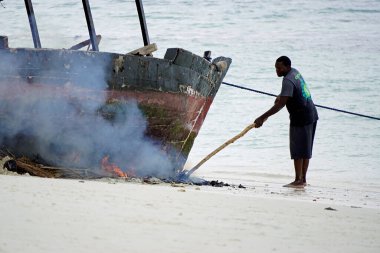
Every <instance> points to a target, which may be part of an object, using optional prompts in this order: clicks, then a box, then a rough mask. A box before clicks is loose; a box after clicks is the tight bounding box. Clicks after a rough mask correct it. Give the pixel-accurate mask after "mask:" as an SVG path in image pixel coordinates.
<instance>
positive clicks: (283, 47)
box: [0, 0, 380, 208]
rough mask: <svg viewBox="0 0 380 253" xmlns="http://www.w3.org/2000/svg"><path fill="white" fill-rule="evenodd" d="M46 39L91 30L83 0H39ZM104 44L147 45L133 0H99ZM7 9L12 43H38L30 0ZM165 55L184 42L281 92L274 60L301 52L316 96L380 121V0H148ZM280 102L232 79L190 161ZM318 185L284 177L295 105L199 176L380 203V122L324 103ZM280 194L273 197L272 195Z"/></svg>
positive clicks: (5, 23) (51, 41) (65, 39)
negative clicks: (297, 185)
mask: <svg viewBox="0 0 380 253" xmlns="http://www.w3.org/2000/svg"><path fill="white" fill-rule="evenodd" d="M33 3H34V11H35V14H36V19H37V23H38V28H39V33H40V37H41V44H42V46H43V47H48V48H49V47H50V48H53V47H54V48H69V47H71V46H72V45H74V44H76V43H78V42H80V41H83V40H85V39H87V38H88V32H87V27H86V22H85V17H84V14H83V10H82V7H81V1H64V2H59V1H54V2H53V1H47V0H36V1H33ZM90 4H91V7H92V15H93V18H94V23H95V27H96V32H97V34H101V35H102V41H101V43H100V46H99V47H100V50H102V51H108V52H119V53H121V52H129V51H131V50H133V49H136V48H138V47H141V46H142V45H143V42H142V37H141V32H140V27H139V23H138V17H137V12H136V8H135V4H134V1H122V0H113V1H95V0H92V1H90ZM3 5H4V6H5V8H2V7H1V6H0V34H1V35H7V36H8V37H9V44H10V46H11V47H32V46H33V43H32V38H31V33H30V30H29V24H28V18H27V15H26V11H25V7H24V2H23V1H7V0H5V1H4V2H3ZM144 9H145V13H146V18H147V24H148V30H149V34H150V40H151V42H155V43H157V45H158V48H159V50H158V52H156V53H155V56H157V57H162V56H163V55H164V54H165V51H166V48H170V47H181V48H185V49H188V50H190V51H192V52H194V53H197V54H200V55H202V54H203V51H205V50H211V51H212V56H213V57H217V56H219V55H223V56H228V57H231V58H232V60H233V63H232V66H231V68H230V70H229V73H228V74H227V76H226V78H225V81H227V82H230V83H234V84H239V85H243V86H246V87H249V88H253V89H258V90H263V91H266V92H270V93H274V94H278V93H279V92H280V88H281V79H280V78H278V77H277V76H276V73H275V69H274V62H275V60H276V59H277V58H278V57H279V56H281V55H287V56H289V57H290V58H291V59H292V63H293V64H292V65H293V67H295V68H297V69H298V70H299V71H300V72H301V73H302V75H303V77H304V78H305V80H306V82H307V83H308V85H309V88H310V90H311V94H312V97H313V100H314V102H315V103H316V104H321V105H326V106H331V107H337V108H340V109H343V110H350V111H354V112H357V113H363V114H368V115H372V116H376V117H380V60H379V59H378V58H379V55H380V1H378V0H360V1H359V0H356V1H343V0H335V1H331V0H321V1H305V0H295V1H291V2H289V3H286V2H284V1H280V0H269V1H244V0H240V1H236V0H235V1H234V0H228V1H227V0H219V1H214V0H202V1H198V0H197V1H189V0H164V1H151V0H150V1H144ZM273 102H274V98H272V97H268V96H264V95H260V94H256V93H253V92H248V91H244V90H240V89H236V88H232V87H228V86H225V85H222V86H221V88H220V90H219V93H218V94H217V96H216V99H215V101H214V103H213V105H212V107H211V109H210V111H209V114H208V116H207V118H206V120H205V122H204V125H203V127H202V129H201V131H200V133H199V135H198V137H197V139H196V141H195V144H194V146H193V149H192V151H191V154H190V156H189V160H188V163H187V167H188V168H191V167H192V166H194V165H195V164H196V163H197V162H198V161H200V160H201V159H202V158H203V157H204V156H206V155H207V154H208V153H210V152H211V151H213V150H214V149H215V148H217V147H218V146H219V145H221V144H223V143H224V142H225V141H226V140H228V139H229V138H231V137H233V136H235V135H236V134H238V133H239V132H240V131H241V130H243V129H244V128H245V127H246V126H247V125H248V124H250V123H252V122H253V121H254V119H255V118H256V117H258V116H260V115H261V114H262V113H263V112H265V111H266V110H267V109H269V108H270V107H271V106H272V104H273ZM318 112H319V116H320V120H319V122H318V127H317V132H316V138H315V145H314V153H313V158H312V159H311V162H310V167H309V173H308V181H309V183H310V184H311V186H310V187H308V188H307V190H305V191H302V192H301V193H299V192H293V191H292V190H289V189H283V188H282V187H281V185H283V184H285V183H289V182H290V181H291V180H292V179H293V176H294V170H293V163H292V160H290V155H289V148H288V146H289V144H288V142H289V141H288V128H289V120H288V113H287V111H286V109H285V108H284V109H283V110H282V111H281V112H279V113H278V114H276V115H274V116H272V117H271V118H270V119H269V120H268V121H267V122H266V123H265V124H264V126H263V127H262V128H260V129H253V130H252V131H251V132H250V133H248V134H247V135H246V136H244V137H243V138H242V139H240V140H238V141H236V142H235V143H234V144H232V145H230V146H229V147H227V148H226V149H225V150H223V151H221V152H220V153H219V154H217V155H216V156H215V157H213V158H211V159H210V160H209V161H208V162H207V163H205V164H204V165H203V166H202V167H201V168H200V169H199V170H198V171H197V172H196V175H197V176H200V177H204V178H209V179H219V180H223V181H226V182H235V183H236V182H238V183H243V184H244V185H246V186H248V187H249V188H251V189H255V190H256V192H257V194H270V193H273V189H275V192H276V193H279V194H281V195H283V196H288V195H289V196H291V197H292V196H294V195H296V196H297V197H300V198H305V199H313V200H316V199H325V200H326V201H331V202H334V201H338V202H343V203H346V204H352V205H367V206H371V207H377V208H379V207H380V121H376V120H371V119H366V118H360V117H355V116H350V115H345V114H342V113H337V112H333V111H329V110H325V109H321V108H320V109H319V110H318ZM272 195H273V194H272Z"/></svg>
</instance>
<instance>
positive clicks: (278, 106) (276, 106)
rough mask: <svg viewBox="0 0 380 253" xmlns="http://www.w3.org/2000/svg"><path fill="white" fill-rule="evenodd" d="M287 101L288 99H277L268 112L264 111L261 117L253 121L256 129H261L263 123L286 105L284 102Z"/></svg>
mask: <svg viewBox="0 0 380 253" xmlns="http://www.w3.org/2000/svg"><path fill="white" fill-rule="evenodd" d="M288 99H289V97H285V96H279V97H277V98H276V101H275V103H274V105H273V106H272V108H270V109H269V110H268V111H266V112H265V113H264V114H263V115H261V116H260V117H258V118H257V119H256V120H255V124H256V127H257V128H259V127H261V126H262V125H263V123H264V121H266V120H267V119H268V118H269V117H270V116H272V115H273V114H276V113H277V112H279V111H280V110H281V109H282V108H283V107H284V106H285V105H286V102H287V101H288Z"/></svg>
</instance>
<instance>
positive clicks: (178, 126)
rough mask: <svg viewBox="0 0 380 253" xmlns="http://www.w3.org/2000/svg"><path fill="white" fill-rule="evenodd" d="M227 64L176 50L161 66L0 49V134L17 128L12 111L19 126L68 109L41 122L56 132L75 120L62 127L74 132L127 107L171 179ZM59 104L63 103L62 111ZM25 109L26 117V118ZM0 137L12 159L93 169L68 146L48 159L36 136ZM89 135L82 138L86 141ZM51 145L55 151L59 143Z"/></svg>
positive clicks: (99, 55)
mask: <svg viewBox="0 0 380 253" xmlns="http://www.w3.org/2000/svg"><path fill="white" fill-rule="evenodd" d="M230 63H231V60H230V59H229V58H225V57H219V58H217V59H215V60H214V61H213V62H208V61H207V60H205V59H203V58H202V57H199V56H197V55H194V54H192V53H190V52H188V51H186V50H183V49H177V48H174V49H168V50H167V53H166V55H165V57H164V59H158V58H154V57H141V56H135V55H121V54H114V53H105V52H84V51H76V50H64V49H63V50H56V49H0V74H1V76H0V91H1V94H0V99H1V100H0V101H1V102H0V120H1V121H0V127H1V128H2V129H8V130H9V129H10V130H12V129H11V128H12V127H14V125H15V122H17V121H15V120H14V117H15V115H14V113H12V111H15V110H16V108H19V107H20V105H23V108H26V109H23V110H21V112H23V113H25V114H26V116H25V115H24V116H23V117H24V121H27V119H28V117H29V118H31V117H33V118H35V117H38V115H44V113H46V112H42V111H43V110H44V109H46V107H48V108H50V107H57V108H61V107H63V108H66V107H70V108H75V110H73V109H70V110H61V109H58V110H56V111H54V112H53V113H51V112H49V113H50V114H46V116H45V117H44V120H47V121H48V122H49V124H51V122H53V123H54V122H56V124H57V128H56V129H60V128H59V125H62V124H65V123H63V122H62V120H55V118H59V119H62V118H64V119H67V120H68V121H69V122H70V120H69V119H75V121H74V122H70V124H78V125H79V126H81V123H82V121H85V119H86V116H85V115H97V117H101V118H103V119H106V120H107V121H108V122H110V124H111V125H117V124H118V123H115V121H118V119H117V117H118V116H117V115H119V114H120V112H119V111H123V110H124V109H123V108H124V106H125V105H126V104H128V105H129V104H131V103H133V104H135V105H136V107H137V108H138V109H139V112H141V115H142V116H143V117H142V118H143V120H135V121H136V122H137V123H136V122H135V123H136V125H138V128H139V129H140V130H141V129H142V131H143V135H144V137H143V138H144V139H148V140H149V142H150V143H152V145H155V146H159V149H158V150H160V152H162V153H164V154H165V156H166V157H168V158H169V160H170V163H171V169H170V170H171V172H172V173H176V172H178V171H181V170H182V169H183V165H184V163H185V162H186V159H187V157H188V154H189V152H190V150H191V148H192V146H193V143H194V139H195V138H196V136H197V135H198V133H199V130H200V128H201V126H202V124H203V121H204V120H205V117H206V115H207V112H208V110H209V108H210V106H211V104H212V102H213V99H214V97H215V95H216V93H217V91H218V89H219V87H220V84H221V82H222V80H223V78H224V76H225V74H226V73H227V70H228V68H229V65H230ZM31 97H33V99H30V98H31ZM41 101H45V103H44V104H43V106H36V103H37V104H38V105H41V104H40V102H41ZM62 101H65V102H64V103H63V104H62V103H61V102H62ZM41 107H42V108H41ZM27 108H33V110H32V111H31V112H28V109H27ZM41 110H42V111H41ZM128 110H129V109H128ZM16 111H18V110H16ZM124 111H125V110H124ZM19 114H20V112H18V113H17V115H19ZM78 115H79V116H78ZM128 117H129V116H128ZM46 118H47V119H46ZM119 118H120V117H119ZM129 118H130V117H129ZM82 119H83V120H82ZM43 122H46V121H43ZM43 122H41V124H44V123H43ZM95 122H98V120H95ZM91 124H97V123H91ZM121 124H123V123H121ZM139 124H140V125H139ZM53 125H54V124H53ZM132 125H133V124H132ZM18 127H19V126H18ZM18 127H16V128H17V129H18ZM82 128H86V127H82ZM136 129H137V128H136ZM18 130H19V129H18ZM57 131H58V130H57ZM126 131H128V130H126ZM136 131H139V130H138V129H137V130H136ZM9 132H12V134H9ZM88 132H90V133H88ZM0 134H1V136H0V137H1V138H0V141H1V143H0V144H1V145H2V146H3V147H6V148H8V149H9V150H10V151H11V152H13V153H15V154H17V155H25V156H28V157H30V158H35V157H40V158H42V159H43V160H44V161H47V162H49V163H53V164H55V165H64V166H74V167H84V166H86V167H87V166H93V165H92V164H89V163H88V162H82V160H86V161H87V160H90V159H92V158H91V157H90V158H86V159H84V158H83V156H86V155H73V153H74V154H78V153H79V154H81V150H80V148H75V145H73V147H71V148H70V152H69V154H70V155H67V152H63V154H62V151H61V150H60V151H59V152H56V153H57V154H51V153H52V151H51V150H50V151H49V152H42V151H41V150H42V149H41V147H39V145H41V142H40V140H38V139H41V136H38V135H37V136H36V135H33V134H32V133H28V131H25V129H24V128H23V131H19V132H17V130H15V131H0ZM96 134H97V133H95V132H94V133H91V131H87V133H86V135H88V137H87V138H90V139H91V138H94V136H96ZM82 135H83V134H82ZM113 136H115V135H113ZM116 136H117V134H116ZM65 138H66V139H67V136H66V137H65ZM112 141H113V142H114V145H115V146H123V145H121V144H122V143H121V142H126V141H128V140H127V139H126V140H124V139H118V138H116V140H112ZM56 142H57V143H55V145H59V139H58V140H57V141H56ZM118 142H119V143H118ZM97 145H102V142H100V143H97ZM79 146H80V145H79ZM93 148H94V149H97V148H98V147H93ZM82 153H83V152H82ZM148 156H149V155H148ZM72 157H79V158H75V159H73V158H72ZM53 158H54V159H53ZM97 159H99V158H97V157H96V158H94V160H97ZM146 159H149V157H146ZM115 160H117V159H115ZM136 166H138V165H136ZM137 169H138V168H137Z"/></svg>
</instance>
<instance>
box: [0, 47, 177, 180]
mask: <svg viewBox="0 0 380 253" xmlns="http://www.w3.org/2000/svg"><path fill="white" fill-rule="evenodd" d="M1 51H2V50H0V75H1V77H0V146H3V147H4V146H5V147H8V148H10V149H11V150H15V151H17V152H19V153H20V154H26V155H28V156H32V157H39V158H41V159H42V160H43V161H45V162H47V163H50V164H53V165H56V166H65V167H79V168H93V169H99V168H100V161H101V159H102V158H103V157H105V156H109V157H110V162H112V163H115V164H117V165H118V166H119V167H120V168H121V169H122V170H124V171H126V170H128V169H133V170H134V171H135V172H136V174H137V175H138V176H148V175H150V176H157V177H161V178H162V177H169V176H171V175H172V174H173V171H174V169H173V164H172V163H171V160H170V159H169V157H168V156H167V154H166V153H164V152H163V151H162V150H161V147H160V143H157V142H155V141H153V140H151V139H149V138H148V137H146V135H145V134H144V133H145V131H146V128H147V120H146V118H145V116H144V115H143V113H142V112H141V111H140V109H139V108H138V104H137V102H136V101H133V100H112V99H111V100H110V99H107V97H106V92H105V90H106V89H107V75H106V74H107V72H106V70H107V68H109V66H105V65H104V64H96V63H95V64H89V65H88V67H87V69H86V72H85V73H84V74H82V75H78V73H83V65H82V63H83V62H81V64H79V63H76V62H70V64H66V66H65V68H66V70H67V71H66V75H69V78H68V79H69V80H71V81H66V82H64V83H62V84H59V85H55V84H54V85H52V84H50V85H49V83H48V82H46V80H44V79H43V78H45V77H54V76H57V75H58V74H57V73H60V72H61V68H62V67H60V65H59V64H57V65H56V66H55V64H54V63H57V62H58V63H59V62H60V61H59V60H58V58H57V59H56V60H51V59H50V61H51V63H50V61H49V67H46V68H43V69H42V70H40V71H39V72H38V75H37V76H34V77H33V78H32V80H28V76H24V78H23V76H22V73H21V71H24V69H25V66H28V64H30V62H19V61H17V60H15V57H14V56H13V55H10V54H5V53H3V52H1ZM103 62H104V61H103ZM106 62H107V61H106ZM109 62H111V61H109ZM61 65H62V64H61ZM68 65H70V66H68ZM14 76H17V77H21V78H16V79H14V78H13V79H12V78H10V79H9V77H14ZM20 79H21V80H23V81H17V82H16V81H14V80H20ZM6 80H7V81H6ZM9 80H13V81H9ZM78 84H79V85H80V87H79V85H78Z"/></svg>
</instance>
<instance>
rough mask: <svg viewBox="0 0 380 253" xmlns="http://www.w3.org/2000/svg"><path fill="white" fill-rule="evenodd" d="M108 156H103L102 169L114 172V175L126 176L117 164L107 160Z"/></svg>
mask: <svg viewBox="0 0 380 253" xmlns="http://www.w3.org/2000/svg"><path fill="white" fill-rule="evenodd" d="M109 158H110V157H109V156H108V155H107V156H105V157H103V159H102V168H103V170H105V171H107V172H110V173H113V174H115V175H116V176H118V177H124V178H127V177H128V176H127V173H125V172H123V171H122V170H121V169H120V168H119V166H117V165H116V164H114V163H110V162H109Z"/></svg>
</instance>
